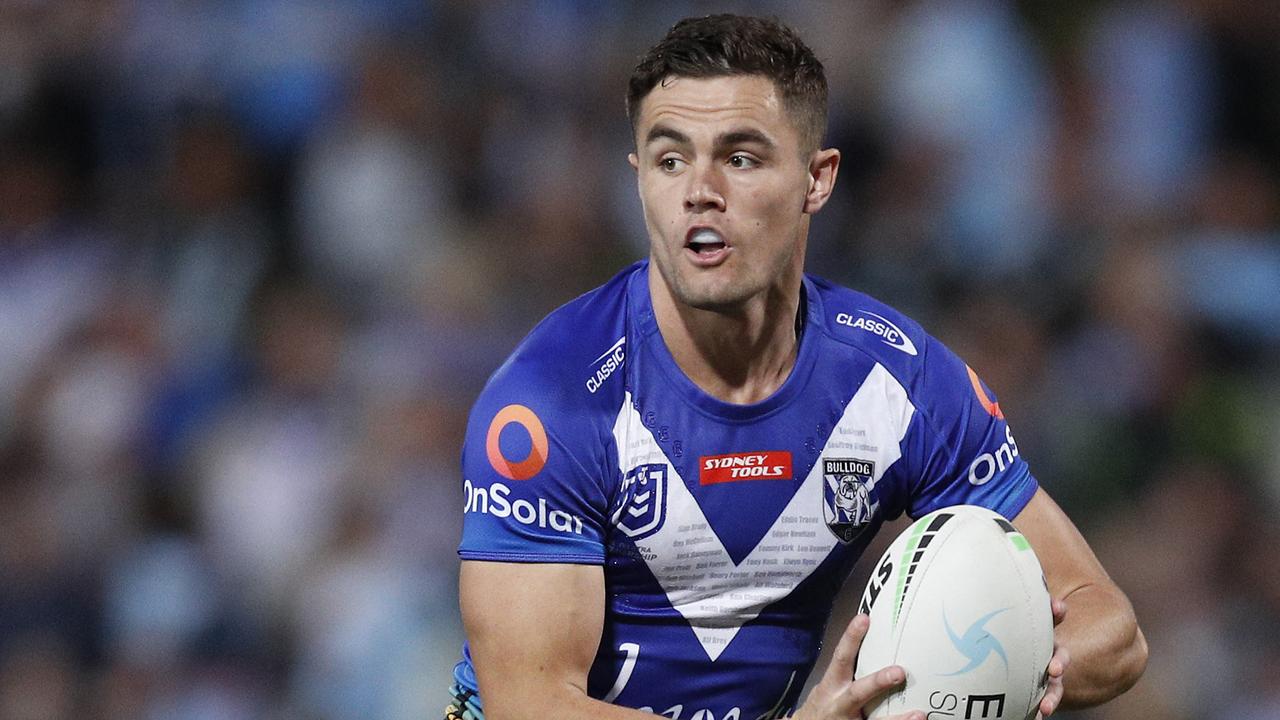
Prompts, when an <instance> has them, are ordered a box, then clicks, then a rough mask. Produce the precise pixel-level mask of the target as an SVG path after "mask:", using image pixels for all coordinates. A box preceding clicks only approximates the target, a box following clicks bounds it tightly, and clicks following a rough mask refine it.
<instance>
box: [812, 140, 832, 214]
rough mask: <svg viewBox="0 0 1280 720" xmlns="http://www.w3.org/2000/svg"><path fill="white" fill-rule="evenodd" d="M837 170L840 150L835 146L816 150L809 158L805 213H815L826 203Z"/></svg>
mask: <svg viewBox="0 0 1280 720" xmlns="http://www.w3.org/2000/svg"><path fill="white" fill-rule="evenodd" d="M839 170H840V151H839V150H836V149H835V148H827V149H826V150H818V151H817V152H815V153H814V154H813V156H812V157H810V158H809V191H808V192H806V193H805V195H804V211H805V212H806V213H809V214H813V213H816V212H818V211H819V210H821V209H822V206H823V205H826V204H827V200H828V199H829V198H830V197H831V190H832V188H834V187H835V185H836V173H837V172H838V171H839Z"/></svg>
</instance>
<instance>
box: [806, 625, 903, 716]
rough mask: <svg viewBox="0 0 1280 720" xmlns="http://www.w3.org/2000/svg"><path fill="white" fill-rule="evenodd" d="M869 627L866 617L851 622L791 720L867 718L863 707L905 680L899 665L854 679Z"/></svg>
mask: <svg viewBox="0 0 1280 720" xmlns="http://www.w3.org/2000/svg"><path fill="white" fill-rule="evenodd" d="M870 626H871V618H869V617H867V616H866V615H858V616H856V617H854V618H853V620H851V621H850V622H849V627H847V628H845V631H844V634H843V635H841V636H840V642H839V643H838V644H837V645H836V649H835V652H834V653H832V655H831V664H830V665H828V666H827V671H826V672H825V673H823V675H822V681H821V682H819V683H818V684H817V685H815V686H814V688H813V690H812V691H811V692H810V693H809V697H808V698H806V699H805V701H804V704H803V705H801V706H800V708H799V709H798V710H796V713H795V715H792V716H791V717H792V720H858V719H860V718H863V717H865V715H864V714H863V712H862V707H863V706H864V705H866V704H867V703H869V702H871V701H872V700H874V699H876V698H878V697H880V696H881V695H884V694H885V693H887V692H889V691H890V690H892V689H894V688H896V687H899V686H901V685H902V683H903V682H905V681H906V679H907V673H906V671H905V670H903V669H902V667H901V666H898V665H890V666H889V667H887V668H883V669H881V670H877V671H876V672H874V673H871V674H870V675H867V676H866V677H864V678H861V679H858V680H854V679H853V666H854V659H855V658H857V657H858V650H859V649H860V648H861V647H862V639H863V638H864V637H866V635H867V628H868V627H870ZM885 720H925V717H924V713H922V712H909V713H906V714H904V715H894V716H893V717H891V718H885Z"/></svg>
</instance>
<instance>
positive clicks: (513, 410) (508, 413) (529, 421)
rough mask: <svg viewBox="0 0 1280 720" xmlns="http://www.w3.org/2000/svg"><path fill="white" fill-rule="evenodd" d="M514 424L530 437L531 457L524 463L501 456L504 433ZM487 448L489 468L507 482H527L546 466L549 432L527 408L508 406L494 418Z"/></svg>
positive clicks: (486, 438) (525, 458)
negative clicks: (491, 467) (490, 466)
mask: <svg viewBox="0 0 1280 720" xmlns="http://www.w3.org/2000/svg"><path fill="white" fill-rule="evenodd" d="M512 423H515V424H516V425H519V426H520V427H522V428H524V430H525V432H527V433H528V434H529V443H530V447H529V454H528V455H526V456H525V457H524V459H523V460H518V461H516V460H511V459H509V458H507V456H506V455H505V454H504V453H503V452H502V443H501V442H500V441H501V439H502V431H503V430H504V429H506V427H507V426H508V425H510V424H512ZM484 446H485V452H486V453H487V454H488V456H489V464H490V465H492V466H493V469H494V470H495V471H497V473H498V474H499V475H501V476H502V477H504V478H507V479H508V480H528V479H529V478H531V477H533V476H534V475H537V474H538V472H539V471H540V470H542V467H543V466H544V465H546V464H547V447H548V446H547V431H546V429H545V428H543V427H542V420H540V419H538V416H537V414H536V413H534V412H533V411H532V410H530V409H529V408H527V407H525V406H524V405H514V404H513V405H508V406H506V407H504V408H502V409H501V410H499V411H498V414H497V415H494V416H493V421H492V422H490V423H489V433H488V435H487V436H486V437H485V443H484Z"/></svg>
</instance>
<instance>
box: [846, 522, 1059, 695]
mask: <svg viewBox="0 0 1280 720" xmlns="http://www.w3.org/2000/svg"><path fill="white" fill-rule="evenodd" d="M859 611H860V612H864V613H869V614H870V615H871V627H870V628H869V629H868V630H867V636H866V638H865V639H864V640H863V641H862V649H861V650H860V651H859V653H858V663H857V669H856V670H855V672H854V677H855V678H860V677H863V676H864V675H868V674H870V673H873V672H875V671H877V670H879V669H881V668H883V667H886V666H888V665H901V666H902V667H903V669H905V670H906V672H907V681H906V685H905V687H904V688H903V689H902V690H899V691H896V692H894V693H892V694H890V695H887V696H885V697H884V698H883V699H882V700H881V701H880V702H879V703H878V704H877V705H876V706H875V707H874V708H873V707H867V708H864V711H865V712H866V713H867V717H873V718H874V717H882V716H885V715H891V714H897V713H902V712H907V711H911V710H921V711H923V712H925V713H928V714H929V717H930V718H951V719H954V720H961V719H967V720H1025V719H1027V718H1034V717H1035V714H1036V709H1037V706H1038V705H1039V703H1040V699H1041V698H1042V697H1043V696H1044V691H1045V687H1046V683H1047V680H1048V676H1047V669H1048V666H1049V658H1050V657H1051V656H1052V655H1053V613H1052V610H1051V608H1050V605H1049V591H1048V589H1047V587H1046V585H1045V581H1044V573H1043V571H1042V570H1041V569H1040V561H1039V560H1038V559H1037V558H1036V554H1035V551H1034V550H1032V549H1031V545H1030V544H1029V543H1028V542H1027V539H1026V538H1025V537H1023V535H1022V534H1021V533H1019V532H1018V531H1017V529H1015V528H1014V527H1013V525H1012V524H1010V523H1009V521H1008V520H1006V519H1005V518H1003V517H1001V516H1000V515H999V514H997V513H994V512H992V511H990V510H987V509H985V508H980V507H976V506H973V505H957V506H954V507H948V508H943V509H941V510H936V511H934V512H931V513H929V514H928V515H925V516H924V517H922V518H920V519H919V520H917V521H916V522H915V523H913V524H912V525H911V527H909V528H907V529H906V530H905V531H903V533H902V534H901V535H899V536H898V537H897V539H896V540H894V541H893V544H892V545H890V546H889V549H888V550H886V551H885V553H884V555H883V556H881V558H880V562H879V563H877V564H876V568H875V571H874V572H873V573H872V575H871V580H870V581H869V582H868V583H867V587H866V590H864V591H863V593H862V602H861V604H860V606H859Z"/></svg>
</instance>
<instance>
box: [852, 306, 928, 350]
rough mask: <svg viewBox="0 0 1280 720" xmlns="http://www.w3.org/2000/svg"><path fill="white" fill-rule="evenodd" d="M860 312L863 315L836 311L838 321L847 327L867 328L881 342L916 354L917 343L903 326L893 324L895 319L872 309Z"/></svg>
mask: <svg viewBox="0 0 1280 720" xmlns="http://www.w3.org/2000/svg"><path fill="white" fill-rule="evenodd" d="M858 314H859V315H861V316H862V317H854V316H853V315H850V314H849V313H843V312H842V313H836V323H837V324H839V325H844V326H845V327H851V328H858V329H859V330H865V331H867V332H869V333H871V334H872V335H875V336H876V337H878V338H880V342H882V343H884V344H885V345H888V346H889V347H891V348H894V349H896V350H901V351H902V352H904V353H906V354H908V355H916V354H917V352H916V345H915V343H913V342H911V338H909V337H907V334H906V333H904V332H902V328H900V327H898V326H897V325H894V324H893V321H892V320H890V319H889V318H887V317H884V316H883V315H877V314H875V313H873V312H871V311H870V310H859V311H858Z"/></svg>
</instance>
